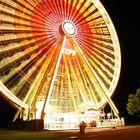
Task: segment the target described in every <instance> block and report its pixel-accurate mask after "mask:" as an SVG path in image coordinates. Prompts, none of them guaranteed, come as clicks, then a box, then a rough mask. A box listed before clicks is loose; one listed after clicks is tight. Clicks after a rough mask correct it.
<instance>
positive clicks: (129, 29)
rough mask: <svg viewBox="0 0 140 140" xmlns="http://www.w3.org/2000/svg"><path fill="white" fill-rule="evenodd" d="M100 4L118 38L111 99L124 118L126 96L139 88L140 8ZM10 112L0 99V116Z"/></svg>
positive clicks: (116, 0)
mask: <svg viewBox="0 0 140 140" xmlns="http://www.w3.org/2000/svg"><path fill="white" fill-rule="evenodd" d="M101 2H102V4H103V5H104V7H105V8H106V10H107V11H108V13H109V15H110V17H111V19H112V21H113V24H114V26H115V29H116V31H117V34H118V37H119V42H120V47H121V55H122V68H121V75H120V79H119V82H118V85H117V88H116V92H115V94H114V96H113V98H112V99H113V101H114V103H115V104H116V106H117V108H118V110H119V111H120V115H121V116H126V115H127V111H126V109H125V108H126V103H127V99H128V95H129V94H132V93H135V91H136V89H137V88H138V87H140V81H139V80H140V73H139V72H140V68H139V67H140V66H139V64H140V62H139V60H140V59H139V47H140V45H139V41H140V37H139V36H140V35H139V34H140V32H139V27H140V24H139V20H140V19H139V18H140V16H139V9H140V7H139V8H137V7H138V5H139V4H138V1H135V0H134V2H135V3H133V2H132V1H131V2H129V1H127V0H101ZM11 110H12V108H11V106H10V105H7V103H6V102H3V100H2V99H1V97H0V116H1V115H2V112H4V113H3V114H7V113H9V112H10V111H11ZM12 111H13V110H12ZM9 117H10V116H9Z"/></svg>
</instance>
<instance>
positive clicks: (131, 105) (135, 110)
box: [126, 88, 140, 115]
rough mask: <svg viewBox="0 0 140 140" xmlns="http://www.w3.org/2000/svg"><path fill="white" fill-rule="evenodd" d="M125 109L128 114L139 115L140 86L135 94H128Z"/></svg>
mask: <svg viewBox="0 0 140 140" xmlns="http://www.w3.org/2000/svg"><path fill="white" fill-rule="evenodd" d="M126 109H127V111H128V113H129V114H130V115H134V114H136V115H140V88H138V89H137V90H136V93H135V94H130V95H129V96H128V103H127V107H126Z"/></svg>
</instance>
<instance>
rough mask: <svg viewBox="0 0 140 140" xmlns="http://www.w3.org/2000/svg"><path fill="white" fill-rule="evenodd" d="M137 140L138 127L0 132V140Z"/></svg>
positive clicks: (139, 131)
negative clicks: (80, 131)
mask: <svg viewBox="0 0 140 140" xmlns="http://www.w3.org/2000/svg"><path fill="white" fill-rule="evenodd" d="M19 139H20V140H139V139H140V125H138V126H125V127H116V128H114V127H110V128H86V131H85V134H80V133H79V130H63V131H18V130H6V129H5V130H4V129H1V130H0V140H19Z"/></svg>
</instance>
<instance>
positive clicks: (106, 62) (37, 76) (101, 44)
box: [0, 0, 121, 118]
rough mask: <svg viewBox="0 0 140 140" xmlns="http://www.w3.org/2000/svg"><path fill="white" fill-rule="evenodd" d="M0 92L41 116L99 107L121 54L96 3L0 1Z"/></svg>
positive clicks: (113, 81) (112, 82) (107, 94)
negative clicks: (37, 106)
mask: <svg viewBox="0 0 140 140" xmlns="http://www.w3.org/2000/svg"><path fill="white" fill-rule="evenodd" d="M0 11H1V12H0V90H1V92H2V94H3V95H4V96H5V97H6V98H8V99H9V100H10V101H11V102H12V104H13V105H14V106H15V107H16V108H17V109H18V112H20V111H21V108H24V109H25V110H28V108H30V111H31V112H33V111H34V110H35V108H36V105H37V104H40V109H41V118H42V117H43V116H44V114H45V113H50V112H51V113H52V112H56V113H61V112H76V111H81V110H85V109H91V108H94V109H102V108H103V107H104V106H105V105H106V103H109V105H110V106H111V108H112V109H113V111H114V113H115V115H116V116H118V114H119V112H118V110H117V108H116V107H115V105H114V103H113V102H112V100H111V96H112V95H113V93H114V91H115V88H116V86H117V83H118V79H119V76H120V69H121V54H120V46H119V41H118V37H117V34H116V31H115V28H114V25H113V23H112V21H111V19H110V17H109V15H108V13H107V11H106V10H105V8H104V6H103V5H102V4H101V2H100V1H99V0H30V1H28V0H0Z"/></svg>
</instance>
